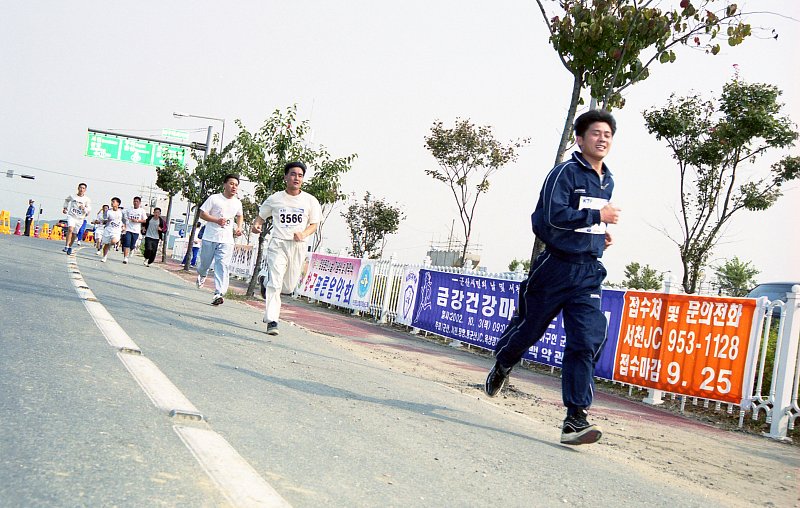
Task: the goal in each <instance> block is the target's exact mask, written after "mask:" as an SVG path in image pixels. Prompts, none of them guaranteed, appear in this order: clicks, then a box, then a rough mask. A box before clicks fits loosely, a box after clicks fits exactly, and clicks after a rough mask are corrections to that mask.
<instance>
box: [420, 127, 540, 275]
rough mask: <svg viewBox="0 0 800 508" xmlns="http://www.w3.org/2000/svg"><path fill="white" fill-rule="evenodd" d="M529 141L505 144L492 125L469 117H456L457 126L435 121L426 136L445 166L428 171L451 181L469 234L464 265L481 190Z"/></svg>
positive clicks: (463, 255)
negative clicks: (497, 138)
mask: <svg viewBox="0 0 800 508" xmlns="http://www.w3.org/2000/svg"><path fill="white" fill-rule="evenodd" d="M529 141H530V140H529V139H520V140H517V141H511V142H509V143H508V144H507V145H503V144H502V143H500V142H499V141H498V140H496V139H495V138H494V135H493V134H492V128H491V127H489V126H483V127H476V126H475V125H474V124H473V123H472V122H471V121H470V120H469V119H465V120H462V119H460V118H456V121H455V126H454V127H453V128H447V127H445V126H444V124H443V123H442V122H441V121H436V122H434V124H433V126H432V127H431V133H430V135H429V136H426V137H425V146H426V148H427V149H428V150H429V151H430V152H431V155H433V156H434V157H435V158H436V160H437V161H438V162H439V166H440V167H441V169H440V170H439V169H428V170H425V174H427V175H430V176H431V177H433V178H434V179H435V180H438V181H440V182H442V183H445V184H447V185H448V186H449V187H450V190H451V191H452V193H453V197H454V198H455V200H456V205H457V206H458V212H459V218H460V219H461V224H462V225H463V227H464V238H465V240H464V248H463V251H462V253H461V264H462V266H463V264H464V258H465V257H466V255H467V249H468V248H469V241H470V235H471V234H472V222H473V220H474V218H475V207H476V205H477V204H478V198H479V197H480V196H481V194H484V193H486V192H488V191H489V177H490V176H491V175H492V174H494V173H495V172H496V171H497V170H499V169H500V168H502V167H503V166H505V165H506V164H508V163H509V162H513V161H515V160H517V154H516V151H515V150H517V149H519V148H521V147H522V146H523V145H525V144H527V143H528V142H529Z"/></svg>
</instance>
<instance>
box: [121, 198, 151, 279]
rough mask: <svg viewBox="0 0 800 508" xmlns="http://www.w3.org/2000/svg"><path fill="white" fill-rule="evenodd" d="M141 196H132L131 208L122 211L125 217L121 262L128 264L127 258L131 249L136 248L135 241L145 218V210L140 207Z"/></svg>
mask: <svg viewBox="0 0 800 508" xmlns="http://www.w3.org/2000/svg"><path fill="white" fill-rule="evenodd" d="M141 205H142V198H140V197H139V196H136V197H135V198H133V208H132V209H127V210H125V211H124V212H123V214H122V215H123V217H125V228H126V230H125V234H124V235H123V236H122V255H123V256H124V257H123V258H122V263H123V264H128V258H129V257H130V256H131V250H132V249H135V248H136V241H137V240H139V234H140V233H141V231H142V224H144V223H145V221H146V220H147V212H145V211H144V208H142V207H141Z"/></svg>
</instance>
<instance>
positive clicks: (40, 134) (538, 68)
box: [0, 0, 800, 282]
mask: <svg viewBox="0 0 800 508" xmlns="http://www.w3.org/2000/svg"><path fill="white" fill-rule="evenodd" d="M674 3H677V2H668V1H663V2H662V4H663V5H671V4H674ZM739 6H740V8H741V9H743V10H745V11H754V10H758V11H772V12H777V13H781V14H782V16H776V15H767V14H762V15H758V16H755V17H753V18H751V19H752V23H753V24H754V25H758V26H769V27H774V28H776V29H777V31H778V34H779V37H778V39H777V40H775V39H772V38H767V37H763V38H755V37H753V38H751V39H749V40H748V41H747V42H746V43H745V44H744V45H743V46H739V47H736V48H729V47H727V45H725V44H723V49H722V53H721V54H720V55H718V56H715V57H712V56H708V55H705V54H702V53H700V52H698V51H693V50H691V49H689V48H679V50H678V61H677V62H676V63H674V64H671V65H656V66H655V67H653V68H652V70H651V77H650V78H649V79H647V80H646V81H644V82H642V83H640V84H637V85H635V86H633V87H631V88H629V89H628V90H627V91H626V94H625V98H626V102H627V104H626V107H625V108H624V109H622V110H619V111H616V112H615V115H616V117H617V120H618V124H619V129H618V132H617V135H616V138H615V141H614V146H613V148H612V151H611V154H610V156H609V157H608V158H607V160H606V162H607V163H608V165H609V167H610V168H611V169H612V171H613V172H614V175H615V178H616V191H615V199H614V201H616V202H617V204H618V205H619V206H621V207H622V208H623V215H622V219H621V222H620V224H618V225H616V226H613V227H612V232H613V234H614V236H615V238H616V244H615V245H614V246H613V247H612V248H611V249H610V250H609V251H608V252H607V253H606V255H605V257H604V258H603V260H604V262H605V264H606V265H607V267H608V269H609V280H611V281H617V282H618V281H620V280H621V279H622V278H623V269H624V266H625V265H626V264H627V263H628V262H630V261H639V262H641V263H648V264H650V265H652V266H654V267H656V268H657V269H658V270H663V271H667V270H670V271H672V273H674V274H675V275H676V276H679V275H680V273H681V272H680V270H681V269H680V259H679V256H678V252H677V248H676V247H675V245H674V244H673V243H671V242H670V241H669V240H668V239H667V237H666V236H665V235H664V234H663V233H662V232H660V230H662V229H664V228H666V229H668V230H669V231H670V232H672V233H673V234H675V235H677V234H679V230H678V228H677V223H676V221H675V214H676V213H677V211H678V208H677V203H678V199H679V195H678V179H677V171H676V167H675V164H674V161H673V160H672V159H671V158H670V154H669V152H668V151H667V149H666V146H665V145H664V143H662V142H658V141H656V140H655V139H654V138H653V137H652V136H650V135H648V134H647V131H646V129H645V127H644V121H643V119H642V115H641V113H642V111H643V110H644V109H647V108H651V107H654V106H661V105H663V104H664V103H665V102H666V100H667V99H668V97H669V95H670V94H671V93H673V92H674V93H677V94H679V95H680V94H687V93H689V92H691V91H693V90H694V91H699V92H702V93H703V94H705V95H706V96H707V97H711V96H712V94H714V95H718V94H719V92H720V90H721V87H722V85H723V84H724V83H725V82H726V81H728V80H730V79H731V77H732V76H733V72H734V68H733V65H734V64H738V68H739V70H740V76H741V78H742V79H744V80H746V81H750V82H767V83H772V84H775V85H777V86H778V87H779V88H781V89H782V90H783V92H784V94H783V97H782V100H783V102H784V103H785V104H786V108H785V113H786V114H788V115H789V116H790V117H791V118H792V119H793V120H794V121H795V122H797V121H798V119H800V86H798V83H800V71H799V70H798V69H800V66H798V60H797V57H796V52H797V48H800V21H798V20H800V3H798V2H797V1H796V0H758V1H756V0H749V1H740V2H739ZM0 68H2V78H0V169H2V174H0V176H1V177H2V178H0V208H3V209H10V210H11V212H12V215H17V216H21V215H22V214H23V213H24V210H25V207H26V205H27V199H28V198H29V197H33V198H34V199H36V200H37V201H39V202H41V203H42V204H43V207H44V209H45V213H44V217H45V218H52V219H54V218H58V217H60V211H61V210H60V209H61V204H62V201H63V199H64V197H65V196H66V195H67V194H68V193H70V192H72V191H73V190H74V188H75V186H76V185H77V183H78V182H79V181H84V180H85V181H86V182H87V183H88V184H89V190H88V194H89V195H90V196H91V197H92V198H93V200H94V201H95V203H98V202H106V201H107V200H108V199H110V197H111V196H112V195H119V196H120V197H122V198H123V201H124V202H129V201H130V199H131V198H132V197H133V196H134V195H135V194H138V193H139V190H140V188H141V187H142V186H148V187H149V186H150V185H151V183H152V182H154V180H155V170H154V169H153V168H151V167H147V166H139V165H133V164H126V163H121V162H110V161H103V160H99V159H93V158H88V157H86V156H85V155H84V153H85V150H86V130H87V128H89V127H92V128H96V129H108V130H112V129H113V130H120V131H124V132H128V133H138V134H140V135H144V136H155V137H158V136H159V134H160V132H161V129H162V128H175V129H186V130H192V131H193V132H194V134H193V136H194V137H193V140H194V141H205V128H206V127H207V126H208V125H209V124H211V125H213V126H214V128H215V130H216V131H219V127H220V123H219V122H207V121H205V120H197V119H177V118H173V116H172V113H173V112H174V111H180V112H186V113H191V114H195V115H203V116H212V117H219V118H225V119H226V132H225V138H226V139H227V140H230V139H233V136H235V124H234V120H235V119H237V118H238V119H241V120H242V121H243V122H244V124H245V125H246V126H247V127H248V129H250V130H255V129H257V128H258V127H259V126H260V125H261V124H262V123H263V121H264V120H265V119H266V118H267V117H268V116H269V115H270V114H271V112H272V111H273V110H275V109H276V108H280V109H284V108H285V107H287V106H289V105H291V104H293V103H297V105H298V108H299V112H300V116H301V117H302V118H307V119H310V120H311V124H312V127H313V130H314V142H315V143H318V144H322V145H325V146H326V147H327V148H328V149H329V151H330V152H331V153H332V154H333V155H334V156H344V155H347V154H350V153H357V154H358V158H357V159H356V161H355V164H354V166H353V170H352V171H351V172H350V173H348V174H347V175H346V176H345V177H344V179H343V190H344V191H345V192H346V193H348V194H350V193H353V194H355V195H356V196H357V197H361V196H363V194H364V192H366V191H367V190H368V191H370V192H371V193H372V194H373V195H374V196H377V197H379V198H385V199H387V200H388V201H390V202H394V203H397V204H399V205H400V206H402V208H403V210H404V211H405V214H406V216H407V219H406V220H405V221H404V222H403V223H402V224H401V226H400V231H399V233H398V234H397V235H394V236H392V237H391V238H390V240H389V242H388V245H387V248H386V251H385V253H386V254H387V255H389V254H392V253H396V255H397V257H398V258H399V259H400V260H401V261H406V262H420V261H421V260H422V258H423V257H424V256H425V252H426V250H427V248H428V246H429V244H430V242H431V241H440V240H446V239H447V236H448V234H449V232H450V228H451V224H452V221H453V219H456V218H457V209H456V206H455V203H454V201H453V198H452V196H451V194H450V191H449V189H448V187H446V186H445V185H444V184H441V183H439V182H435V181H434V180H432V179H431V178H430V177H428V176H426V175H425V173H424V171H425V169H429V168H434V167H435V164H436V162H435V160H434V159H433V157H432V156H431V155H430V154H429V153H428V151H427V150H426V149H425V147H424V136H425V135H426V134H427V133H428V132H429V129H430V126H431V124H432V123H433V122H434V121H435V120H437V119H440V120H442V121H444V122H445V123H446V124H452V122H453V121H454V119H455V118H456V117H462V118H471V119H472V120H473V121H474V122H475V123H477V124H482V125H491V126H492V127H493V128H494V132H495V135H496V136H497V137H498V138H500V139H503V140H508V139H511V138H518V137H531V138H532V142H531V143H530V145H528V146H527V147H526V148H525V149H524V150H523V151H522V152H521V153H520V156H519V160H518V161H517V162H516V163H514V164H510V165H509V166H507V167H505V168H503V169H502V170H501V171H499V172H498V173H497V174H496V175H495V176H494V177H493V179H492V181H491V190H490V191H489V194H487V195H485V196H484V197H482V198H481V200H480V201H479V203H478V213H477V219H476V222H475V226H474V233H473V238H474V239H475V241H477V242H478V243H480V244H482V246H483V251H482V264H483V265H486V266H488V268H489V269H490V270H494V271H500V270H505V269H506V266H507V265H508V262H509V261H510V260H511V259H512V258H514V257H517V258H527V257H528V256H529V254H530V249H531V243H532V240H533V236H532V234H531V232H530V213H531V212H532V210H533V208H534V206H535V200H536V196H537V194H538V191H539V187H540V185H541V183H542V180H543V178H544V175H545V174H546V173H547V171H548V170H549V169H550V168H551V166H552V163H553V159H554V156H555V150H556V147H557V144H558V138H559V135H560V132H561V126H562V125H563V122H564V117H565V112H566V108H567V106H568V100H569V92H570V87H571V77H570V75H569V74H568V73H567V72H566V70H565V69H564V68H563V67H562V66H561V63H560V62H559V60H558V58H557V55H556V53H555V52H554V51H553V49H552V48H551V47H550V45H549V43H548V41H547V30H546V27H545V25H544V23H543V21H542V19H541V15H540V13H539V11H538V8H537V6H536V3H535V2H534V1H533V0H508V1H496V2H488V1H484V2H478V1H469V0H468V1H464V0H461V1H456V0H451V1H444V0H442V1H436V0H426V1H407V2H393V3H388V2H375V1H344V0H342V1H338V2H331V1H322V0H319V1H292V2H275V1H230V2H218V1H206V0H193V1H168V2H164V1H147V0H145V1H137V2H119V1H118V2H108V1H80V0H74V1H70V2H60V1H30V2H4V5H3V14H2V16H1V17H0ZM789 153H792V154H794V155H797V154H798V153H799V150H798V148H797V147H795V148H794V149H793V150H792V151H791V152H789ZM779 155H783V154H779V153H774V154H772V155H771V156H770V157H767V158H765V159H763V160H760V161H759V162H758V167H759V168H766V167H768V165H769V164H771V162H774V160H776V159H777V158H778V156H779ZM7 169H14V170H15V172H17V173H30V174H34V175H36V180H35V181H30V180H22V179H20V178H14V179H8V178H5V176H4V173H5V170H7ZM342 209H343V207H342ZM798 216H800V184H798V183H794V184H792V185H790V186H788V187H787V188H786V189H785V196H784V197H783V198H782V199H781V201H780V202H779V203H778V204H777V205H776V206H774V207H773V208H771V209H770V210H768V211H765V212H758V213H750V212H744V213H742V214H740V215H739V216H738V217H737V218H735V219H734V220H733V221H732V223H731V224H730V226H729V227H728V229H727V231H726V235H725V237H724V239H723V240H722V241H721V242H720V245H719V246H718V248H717V249H716V250H715V251H714V254H713V255H712V259H714V260H722V259H728V258H730V257H732V256H734V255H738V256H739V257H740V258H741V259H745V260H751V261H753V263H754V264H755V265H756V266H757V267H758V268H759V269H760V270H761V274H760V275H759V277H758V278H759V280H761V281H768V280H800V261H798V255H797V253H798V250H799V249H800V239H798V234H797V230H798V228H797V226H796V224H795V222H796V221H797V218H798ZM456 232H457V233H458V232H459V222H458V220H456ZM348 243H349V242H348V236H347V229H346V227H345V225H344V221H343V219H341V217H340V216H339V212H334V214H333V218H332V219H331V221H330V223H329V224H328V225H327V226H326V230H325V240H324V244H323V245H324V247H327V248H330V249H333V250H335V251H338V250H339V249H340V248H343V247H346V246H347V245H348ZM718 262H719V261H715V263H718Z"/></svg>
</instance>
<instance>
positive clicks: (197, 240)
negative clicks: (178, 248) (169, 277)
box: [181, 222, 206, 266]
mask: <svg viewBox="0 0 800 508" xmlns="http://www.w3.org/2000/svg"><path fill="white" fill-rule="evenodd" d="M201 224H202V222H198V223H197V227H196V228H195V229H197V230H198V231H197V234H196V235H195V237H194V241H193V242H192V254H191V255H192V260H191V262H190V263H189V266H195V265H196V264H197V254H198V253H199V252H200V247H201V246H202V245H203V233H205V232H206V227H205V226H202V227H201ZM187 259H189V249H187V250H186V255H185V256H183V261H182V262H181V264H182V265H185V264H186V260H187Z"/></svg>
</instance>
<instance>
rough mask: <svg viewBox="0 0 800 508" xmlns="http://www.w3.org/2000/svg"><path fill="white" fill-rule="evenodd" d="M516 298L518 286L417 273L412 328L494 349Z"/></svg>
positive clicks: (499, 281) (428, 271)
mask: <svg viewBox="0 0 800 508" xmlns="http://www.w3.org/2000/svg"><path fill="white" fill-rule="evenodd" d="M518 295H519V282H515V281H510V280H500V279H489V278H486V277H477V276H473V275H461V274H456V273H445V272H436V271H433V270H425V269H420V270H419V287H418V290H417V295H416V297H417V299H416V305H415V307H416V309H415V310H414V316H413V318H412V320H411V326H414V327H416V328H420V329H422V330H426V331H429V332H433V333H436V334H439V335H442V336H444V337H449V338H451V339H456V340H460V341H463V342H467V343H469V344H473V345H475V346H479V347H482V348H486V349H494V346H495V344H497V339H498V338H500V335H502V333H503V331H504V330H505V329H506V326H507V325H508V322H509V320H510V319H511V316H512V315H513V314H514V310H516V308H517V297H518Z"/></svg>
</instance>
